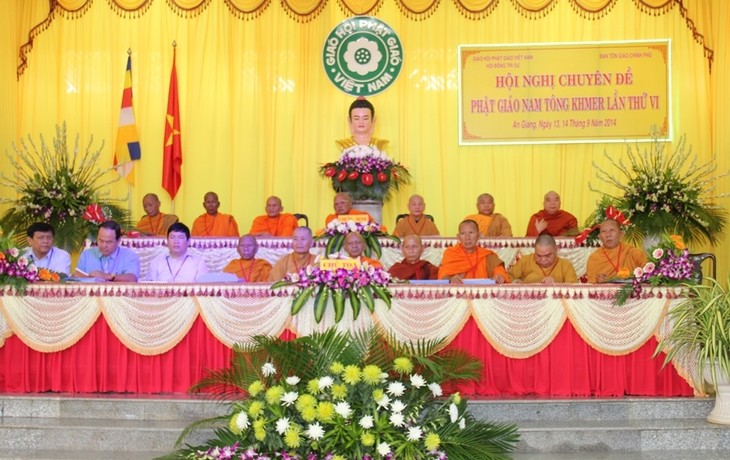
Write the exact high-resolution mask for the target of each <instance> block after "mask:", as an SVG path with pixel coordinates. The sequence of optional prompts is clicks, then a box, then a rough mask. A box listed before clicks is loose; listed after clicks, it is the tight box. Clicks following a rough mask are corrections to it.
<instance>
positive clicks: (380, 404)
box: [375, 394, 390, 408]
mask: <svg viewBox="0 0 730 460" xmlns="http://www.w3.org/2000/svg"><path fill="white" fill-rule="evenodd" d="M375 403H376V404H377V405H378V407H380V408H385V407H388V404H390V398H389V397H388V395H385V394H384V395H383V397H382V398H380V399H378V400H377V401H375Z"/></svg>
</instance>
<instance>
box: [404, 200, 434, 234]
mask: <svg viewBox="0 0 730 460" xmlns="http://www.w3.org/2000/svg"><path fill="white" fill-rule="evenodd" d="M425 211H426V202H425V201H423V197H422V196H421V195H412V196H411V197H410V198H409V199H408V215H407V216H406V217H404V218H402V219H400V220H399V221H398V222H397V223H396V224H395V230H393V235H395V236H399V237H401V238H402V237H404V236H406V235H420V236H439V234H440V233H439V229H438V228H437V227H436V224H434V223H433V222H432V221H431V219H429V218H427V217H426V215H425V214H424V212H425Z"/></svg>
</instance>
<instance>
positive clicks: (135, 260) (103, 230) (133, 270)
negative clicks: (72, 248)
mask: <svg viewBox="0 0 730 460" xmlns="http://www.w3.org/2000/svg"><path fill="white" fill-rule="evenodd" d="M121 239H122V228H121V227H120V226H119V224H118V223H116V222H114V221H113V220H107V221H106V222H104V223H102V224H101V225H99V232H98V234H97V236H96V247H91V248H88V249H86V250H85V251H84V252H82V253H81V257H80V258H79V263H78V264H77V265H76V270H75V271H74V273H73V276H75V277H80V278H96V279H97V280H100V281H120V282H127V283H129V282H135V281H137V279H138V278H139V256H138V255H137V253H135V252H134V251H132V250H131V249H128V248H123V247H121V246H120V245H119V242H120V241H121Z"/></svg>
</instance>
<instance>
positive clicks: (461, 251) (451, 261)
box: [439, 220, 509, 284]
mask: <svg viewBox="0 0 730 460" xmlns="http://www.w3.org/2000/svg"><path fill="white" fill-rule="evenodd" d="M456 238H457V239H458V240H459V243H458V244H457V245H456V246H452V247H450V248H447V249H446V250H445V251H444V255H443V259H442V261H441V268H439V279H448V280H449V282H450V283H452V284H463V283H464V280H465V279H485V278H491V279H493V280H494V282H495V283H497V284H502V283H508V282H509V275H507V271H506V270H505V269H504V262H502V260H501V259H500V258H499V257H497V254H495V253H494V252H492V251H490V250H489V249H485V248H482V247H479V245H478V243H479V225H477V223H476V222H474V221H473V220H464V221H462V222H461V223H460V224H459V233H458V235H456Z"/></svg>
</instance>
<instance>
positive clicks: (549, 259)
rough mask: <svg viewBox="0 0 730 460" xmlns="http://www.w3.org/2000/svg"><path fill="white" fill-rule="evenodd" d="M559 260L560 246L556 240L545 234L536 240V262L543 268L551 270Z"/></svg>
mask: <svg viewBox="0 0 730 460" xmlns="http://www.w3.org/2000/svg"><path fill="white" fill-rule="evenodd" d="M557 260H558V245H557V244H555V238H553V237H552V236H550V235H548V234H546V233H543V234H542V235H540V236H538V237H537V239H536V240H535V262H536V263H537V265H539V266H540V267H542V268H550V267H552V266H553V265H555V262H557Z"/></svg>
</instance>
